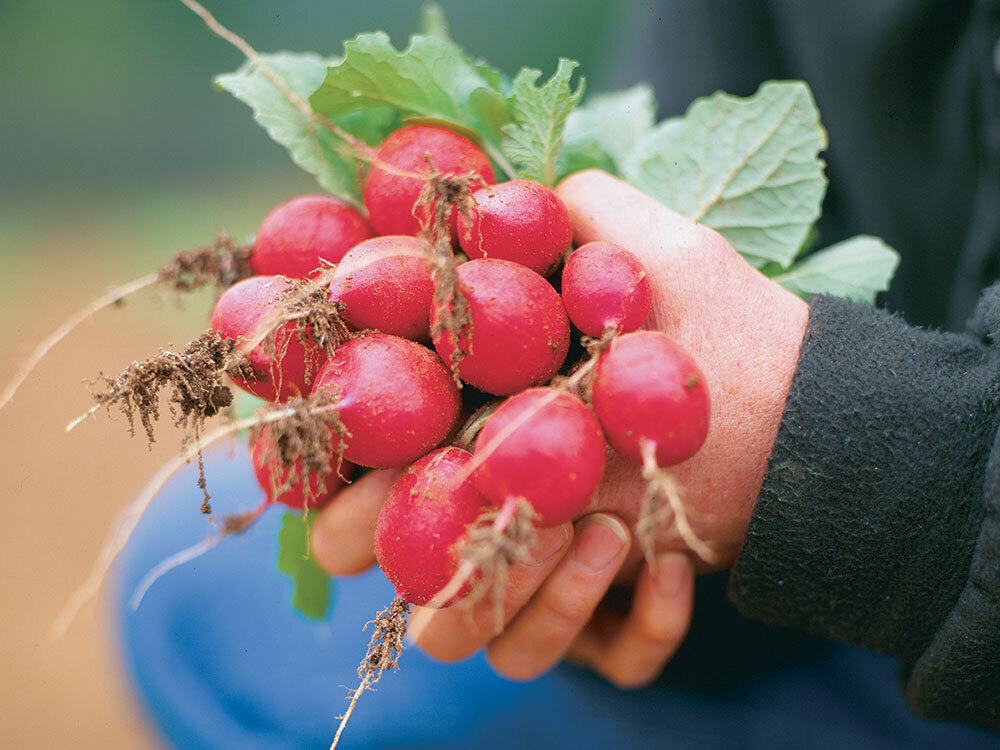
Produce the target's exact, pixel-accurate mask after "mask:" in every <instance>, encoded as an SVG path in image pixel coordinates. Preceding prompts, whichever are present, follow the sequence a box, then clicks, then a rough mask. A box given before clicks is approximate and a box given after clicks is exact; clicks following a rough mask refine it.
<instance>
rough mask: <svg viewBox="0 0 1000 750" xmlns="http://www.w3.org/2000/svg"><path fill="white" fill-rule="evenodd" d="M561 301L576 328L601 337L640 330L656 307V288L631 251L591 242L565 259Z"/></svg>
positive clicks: (588, 334) (605, 243)
mask: <svg viewBox="0 0 1000 750" xmlns="http://www.w3.org/2000/svg"><path fill="white" fill-rule="evenodd" d="M562 299H563V304H564V305H565V306H566V312H567V314H568V315H569V319H570V320H571V321H573V325H575V326H576V327H577V328H579V329H580V331H581V332H583V333H584V334H586V335H587V336H593V337H594V338H600V337H601V336H603V335H604V332H605V331H607V330H608V329H611V330H613V331H616V332H617V333H631V332H632V331H636V330H638V329H639V327H640V326H641V325H642V324H643V323H644V322H645V321H646V318H647V317H649V311H650V309H651V308H652V306H653V288H652V285H651V284H650V283H649V276H648V275H647V273H646V268H645V266H643V265H642V262H641V261H640V260H639V259H638V258H637V257H635V255H633V254H632V253H630V252H629V251H628V250H626V249H625V248H623V247H619V246H618V245H614V244H612V243H610V242H588V243H587V244H586V245H581V246H580V247H578V248H577V249H576V250H574V251H573V252H572V253H571V254H570V256H569V258H568V259H567V260H566V266H565V268H563V272H562Z"/></svg>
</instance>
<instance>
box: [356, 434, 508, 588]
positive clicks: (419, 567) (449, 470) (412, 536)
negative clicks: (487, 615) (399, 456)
mask: <svg viewBox="0 0 1000 750" xmlns="http://www.w3.org/2000/svg"><path fill="white" fill-rule="evenodd" d="M471 459H472V454H471V453H469V452H468V451H464V450H462V449H461V448H441V449H440V450H436V451H434V452H433V453H429V454H428V455H426V456H424V457H423V458H421V459H420V460H419V461H417V462H416V463H415V464H413V465H412V466H411V467H410V468H408V469H407V470H406V471H405V472H404V473H403V474H402V475H401V476H400V477H399V479H398V480H396V483H395V484H394V485H393V486H392V489H391V490H390V491H389V496H388V497H387V498H386V501H385V504H384V505H383V506H382V511H381V513H379V517H378V524H377V526H376V527H375V556H376V557H377V558H378V563H379V565H380V566H381V568H382V571H383V572H384V573H385V574H386V576H387V577H388V578H389V580H390V581H392V582H393V584H394V585H395V586H396V592H397V593H398V594H399V595H400V596H402V597H403V598H404V599H406V601H408V602H410V603H411V604H418V605H423V604H426V603H427V602H429V601H430V600H431V599H433V598H434V595H435V594H437V593H438V592H440V591H441V590H442V589H444V588H445V586H446V585H447V584H448V582H449V581H450V580H451V579H452V577H453V576H454V575H455V573H456V572H457V570H458V567H459V562H460V560H459V549H458V547H459V545H458V542H460V540H461V539H462V538H463V537H464V536H465V533H466V528H467V527H468V526H469V524H471V523H473V522H475V521H476V519H477V518H479V516H480V514H481V513H482V512H483V511H484V510H486V509H487V508H488V507H489V505H488V503H487V502H486V500H485V499H484V498H483V496H482V495H480V494H479V491H478V490H477V489H476V487H475V485H474V484H473V482H472V479H471V478H470V477H469V476H468V475H467V474H465V472H464V469H465V465H466V464H467V463H468V462H469V461H470V460H471ZM471 582H472V581H471V579H470V581H469V582H467V583H466V586H465V589H464V591H463V592H462V593H461V594H460V595H459V596H461V595H464V593H467V592H468V589H469V584H470V583H471ZM450 603H451V602H449V604H450Z"/></svg>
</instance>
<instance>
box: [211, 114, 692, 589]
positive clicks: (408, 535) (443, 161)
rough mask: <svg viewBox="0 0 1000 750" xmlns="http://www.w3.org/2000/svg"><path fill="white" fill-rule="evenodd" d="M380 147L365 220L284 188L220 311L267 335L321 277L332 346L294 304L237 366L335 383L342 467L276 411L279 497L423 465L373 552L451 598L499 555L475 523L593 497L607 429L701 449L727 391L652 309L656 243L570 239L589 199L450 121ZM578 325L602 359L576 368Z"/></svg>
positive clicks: (262, 448)
mask: <svg viewBox="0 0 1000 750" xmlns="http://www.w3.org/2000/svg"><path fill="white" fill-rule="evenodd" d="M369 157H370V158H369V162H370V166H369V171H368V174H367V178H366V181H365V186H364V205H365V208H366V209H367V212H368V219H367V220H366V219H365V218H364V217H363V216H362V215H361V214H360V213H359V212H358V211H357V210H355V209H354V208H353V207H352V206H350V205H349V204H347V203H344V202H342V201H340V200H338V199H336V198H332V197H320V196H306V197H301V198H296V199H294V200H291V201H289V202H288V203H285V204H283V205H281V206H279V207H277V208H276V209H274V211H273V212H272V213H271V214H270V215H269V216H268V217H267V218H266V219H265V221H264V222H263V224H262V226H261V228H260V231H259V233H258V235H257V238H256V243H255V246H254V249H253V252H252V254H251V258H250V262H251V266H252V268H253V270H254V272H255V273H258V274H261V275H259V276H254V277H252V278H249V279H246V280H243V281H241V282H239V283H237V284H236V285H234V286H232V287H230V288H229V289H228V290H227V291H226V292H225V293H224V294H223V295H222V296H221V298H220V299H219V301H218V304H217V305H216V307H215V310H214V312H213V314H212V327H213V328H214V329H215V330H217V331H218V332H219V333H221V334H223V335H224V336H227V337H231V338H234V339H236V340H237V342H240V341H247V340H252V341H253V342H256V339H254V338H253V337H254V335H255V331H256V330H257V329H258V326H259V325H260V321H262V320H265V319H267V318H268V316H272V317H273V316H274V315H275V313H274V308H275V307H276V306H278V305H281V304H283V302H282V301H283V300H286V299H287V297H288V288H289V287H290V286H292V285H293V284H295V283H297V282H294V281H292V279H296V278H307V279H313V282H312V283H313V284H316V283H317V282H316V279H319V282H318V283H319V288H321V289H322V293H323V294H324V295H326V299H327V301H328V302H329V303H330V304H331V306H332V309H334V310H335V311H336V312H337V313H338V314H339V316H340V317H341V318H342V320H343V322H344V323H345V324H346V326H345V331H347V333H346V335H344V337H343V340H342V341H338V342H337V343H336V345H335V347H328V346H327V347H324V346H323V345H322V343H321V342H317V341H316V340H314V339H313V338H312V337H310V336H308V335H302V329H301V328H299V329H298V331H296V330H294V329H293V324H292V323H290V322H287V323H282V328H279V330H278V331H277V334H276V335H275V336H274V338H273V339H272V341H271V344H270V346H265V345H264V344H263V343H257V344H256V346H255V347H254V348H253V349H251V350H250V351H248V352H246V354H247V355H248V357H249V359H250V361H251V363H252V364H253V366H254V370H255V376H254V378H247V379H240V378H236V379H235V380H236V382H237V384H238V385H240V386H242V387H243V388H245V389H246V390H248V391H250V392H251V393H253V394H255V395H257V396H260V397H263V398H266V399H269V400H271V401H278V402H282V401H285V400H286V399H289V398H291V397H293V396H307V395H311V396H316V395H317V394H319V395H322V396H323V397H324V398H325V399H326V403H328V404H329V405H330V408H332V409H334V410H335V412H336V414H337V419H338V421H339V424H340V426H341V427H342V429H340V430H339V431H338V432H337V434H333V432H332V431H331V436H330V439H331V441H337V446H336V450H335V451H332V452H331V455H335V458H334V460H335V462H336V465H332V466H331V467H330V468H329V471H328V472H324V473H325V474H327V476H326V478H325V479H324V481H323V482H320V481H318V480H317V478H316V477H315V476H308V477H307V478H306V480H305V481H301V478H300V481H298V482H296V483H290V482H288V481H287V478H288V476H289V472H291V471H292V469H293V467H292V466H290V464H291V463H292V462H294V461H296V460H297V458H298V457H297V456H295V455H294V452H291V453H289V451H287V450H284V449H283V448H282V446H281V445H280V443H281V442H282V439H283V437H281V436H279V437H278V438H277V439H275V438H274V437H273V436H271V435H270V434H269V431H268V429H267V428H265V429H264V431H263V432H261V433H260V434H259V435H258V436H256V438H255V444H254V446H253V459H254V466H255V469H256V472H257V475H258V478H259V480H260V482H261V484H262V486H264V488H265V489H266V490H268V492H269V495H270V499H271V500H272V501H279V502H282V503H285V504H286V505H289V506H291V507H296V508H302V509H305V508H306V507H310V508H311V507H316V506H319V505H321V504H323V503H325V502H327V501H329V500H330V499H332V498H333V497H334V495H335V494H336V492H337V490H338V489H339V488H340V487H341V486H342V483H343V482H342V480H344V478H346V477H347V476H348V475H349V474H348V472H349V471H350V468H349V466H350V465H351V464H354V465H357V466H362V467H370V468H392V467H404V466H408V467H409V468H408V469H406V471H405V472H404V473H403V474H402V475H401V476H400V478H399V480H398V481H397V482H396V484H395V486H394V487H393V488H392V490H391V492H390V493H389V497H388V499H387V500H386V502H385V504H384V506H383V509H382V512H381V515H380V517H379V521H378V526H377V530H376V538H375V548H376V553H377V557H378V560H379V563H380V565H381V566H382V569H383V570H384V572H385V573H386V575H387V576H388V577H389V578H390V579H391V580H392V582H393V583H394V584H395V586H396V588H397V591H398V593H399V595H400V596H402V597H403V598H404V599H405V600H406V601H407V602H410V603H414V604H428V603H430V604H432V605H435V606H439V605H444V604H450V603H452V602H454V601H456V600H457V598H460V597H456V596H455V595H456V594H459V593H462V592H463V591H468V590H469V588H470V586H471V584H472V583H473V582H474V579H475V577H476V576H478V575H479V573H480V572H481V570H479V569H471V568H470V569H467V570H466V572H465V574H464V575H463V574H462V573H461V569H462V567H463V565H465V566H466V568H469V566H470V565H473V564H472V563H470V562H469V559H470V558H469V555H468V546H469V544H470V534H471V532H472V530H475V529H477V528H478V529H480V530H482V529H483V528H487V529H488V530H490V531H491V532H492V533H493V534H494V535H499V536H500V537H503V535H504V534H505V533H506V532H507V529H508V527H509V526H511V524H512V522H513V521H514V520H515V519H516V518H518V517H519V516H520V521H519V523H520V524H521V526H522V527H523V525H524V523H525V522H527V523H528V525H529V526H531V525H535V526H538V527H547V526H553V525H557V524H561V523H563V522H566V521H568V520H571V519H573V518H574V517H576V516H578V515H580V514H581V513H582V512H583V511H584V509H585V508H586V506H587V504H588V502H589V500H590V498H591V496H592V495H593V493H594V491H595V489H596V488H597V486H598V484H599V482H600V480H601V475H602V472H603V469H604V462H605V452H606V442H607V443H610V445H611V446H612V447H613V448H614V449H615V450H617V451H619V452H620V453H621V454H622V455H624V456H625V457H627V458H629V459H631V460H632V461H635V462H637V463H640V464H641V463H643V462H644V460H645V461H646V462H647V464H648V463H649V461H650V460H655V463H656V465H658V466H660V467H663V466H669V465H672V464H676V463H678V462H680V461H683V460H685V459H687V458H688V457H690V456H691V455H693V454H694V453H695V452H696V451H697V450H698V449H699V447H700V446H701V444H702V443H703V442H704V440H705V437H706V435H707V432H708V424H709V397H708V391H707V388H706V384H705V381H704V378H703V376H702V374H701V372H700V371H699V369H698V367H697V365H696V364H695V363H694V361H693V360H692V359H691V357H690V356H689V355H688V354H687V353H686V352H685V351H683V350H682V349H681V348H680V347H679V346H677V345H676V344H674V343H673V342H672V341H671V340H670V339H669V338H667V337H666V336H665V335H663V334H661V333H658V332H651V331H642V332H640V331H638V330H637V329H638V328H639V327H640V326H641V325H642V324H643V323H644V321H645V319H646V317H647V316H648V314H649V311H650V307H651V304H652V289H651V286H650V282H649V279H648V277H647V274H646V271H645V269H644V268H643V266H642V264H641V263H640V262H639V261H638V259H637V258H636V257H635V256H634V255H632V254H631V253H630V252H628V251H627V250H626V249H624V248H621V247H618V246H615V245H612V244H609V243H602V242H593V243H589V244H587V245H584V246H582V247H580V248H577V249H576V250H575V251H572V252H570V251H571V250H572V229H571V226H570V217H569V214H568V212H567V210H566V207H565V206H564V205H563V204H562V203H561V202H560V200H559V198H558V197H557V196H556V195H555V193H554V192H553V191H552V190H550V189H549V188H547V187H545V186H543V185H541V184H538V183H535V182H530V181H527V180H511V181H509V182H503V183H498V184H493V183H494V179H495V178H494V171H493V169H492V166H491V164H490V160H489V159H488V158H487V157H486V155H485V154H484V153H483V152H482V151H481V150H480V149H479V148H478V147H477V146H476V144H475V143H473V142H472V141H471V140H469V139H468V138H466V137H464V136H463V135H460V134H458V133H456V132H454V131H451V130H447V129H444V128H441V127H435V126H429V125H414V126H409V127H404V128H402V129H400V130H397V131H395V132H394V133H392V134H390V135H389V136H388V137H387V138H386V139H385V141H384V142H383V143H382V144H381V146H379V147H378V148H377V149H375V150H374V151H373V152H372V153H371V154H370V155H369ZM463 188H464V189H463ZM435 221H436V222H437V226H436V227H435ZM374 235H378V236H374ZM441 245H444V246H445V247H446V249H447V251H448V252H447V254H448V256H449V257H448V262H447V263H446V264H445V265H444V266H442V264H441V262H440V258H439V257H438V258H435V246H437V247H440V246H441ZM453 246H457V247H459V248H461V251H463V252H464V256H463V254H462V253H459V252H454V253H453V254H452V253H451V250H452V247H453ZM465 257H467V258H468V260H465ZM564 260H565V264H564V265H563V261H564ZM560 266H562V273H561V275H560V274H559V273H558V271H559V269H560ZM557 288H559V289H560V290H561V291H557ZM571 324H572V326H574V327H575V328H576V329H577V330H578V331H579V332H580V333H582V334H583V337H584V338H583V342H584V345H585V346H586V347H587V348H588V349H589V354H590V358H589V359H587V360H586V361H584V362H583V363H581V364H580V365H579V366H578V367H577V368H576V369H575V371H573V372H572V374H570V375H569V376H568V377H563V376H560V375H559V373H560V370H561V369H562V368H563V366H564V364H565V360H566V358H567V354H568V352H569V351H570V345H571V341H572V339H573V335H574V331H573V328H572V327H571ZM258 338H259V337H258ZM428 344H431V345H432V346H433V348H431V346H429V345H428ZM463 385H464V386H471V388H464V389H463V388H462V387H463ZM463 393H465V394H467V396H466V397H465V398H463ZM482 394H489V395H492V396H501V397H509V398H507V399H506V400H505V401H503V402H502V403H500V404H499V405H497V404H496V403H493V404H489V405H487V406H486V407H485V408H484V409H481V410H480V412H479V413H477V417H478V418H477V419H475V420H473V421H472V426H471V427H470V428H467V429H465V430H463V431H462V434H461V439H460V440H459V439H458V438H457V437H456V435H457V434H458V430H457V427H458V420H459V417H460V414H462V412H463V403H464V405H465V411H469V410H470V409H471V407H472V406H476V405H479V404H481V403H482V402H483V401H484V400H485V398H486V397H484V396H483V395H482ZM581 394H585V395H586V397H587V400H588V401H589V404H588V403H586V402H585V401H584V400H583V399H582V398H581ZM470 405H471V406H470ZM483 414H485V415H486V416H485V419H483V418H482V415H483ZM477 431H478V434H476V432H477ZM449 438H451V440H449ZM459 442H461V443H462V444H463V445H464V447H459V445H456V444H455V443H459ZM445 443H450V444H448V445H445V446H444V447H442V445H443V444H445ZM473 445H474V447H471V446H473ZM469 447H471V451H470V450H468V448H469ZM321 485H325V486H321ZM501 546H502V545H501ZM496 549H497V550H498V553H499V549H500V547H497V548H496ZM473 567H475V566H474V565H473Z"/></svg>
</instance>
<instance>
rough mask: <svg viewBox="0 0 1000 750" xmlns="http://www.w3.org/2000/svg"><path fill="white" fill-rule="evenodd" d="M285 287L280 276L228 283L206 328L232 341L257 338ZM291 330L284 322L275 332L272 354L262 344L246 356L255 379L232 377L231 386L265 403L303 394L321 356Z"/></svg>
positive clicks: (277, 305) (286, 286)
mask: <svg viewBox="0 0 1000 750" xmlns="http://www.w3.org/2000/svg"><path fill="white" fill-rule="evenodd" d="M289 286H290V283H289V281H288V280H287V279H284V278H282V277H281V276H252V277H250V278H249V279H244V280H243V281H241V282H239V283H238V284H234V285H233V286H231V287H229V289H227V290H226V291H225V292H223V294H222V296H221V297H219V301H218V302H216V303H215V309H213V310H212V321H211V326H212V328H213V329H214V330H216V331H218V332H219V333H221V334H222V335H223V336H228V337H229V338H233V339H236V340H237V342H242V341H250V340H254V339H257V338H259V337H260V335H261V334H262V333H263V332H264V331H266V329H267V328H269V327H270V324H269V323H268V319H269V317H270V316H273V315H275V313H276V311H277V310H278V308H279V307H280V305H281V303H282V302H283V301H284V299H285V293H286V292H287V290H288V288H289ZM294 326H295V324H294V323H290V322H289V323H284V324H283V325H281V326H280V327H279V328H277V330H276V332H275V336H274V353H273V354H272V353H271V352H269V351H268V346H267V345H266V344H265V343H260V344H258V345H257V346H255V347H254V348H253V349H252V350H251V351H250V352H249V353H248V354H247V358H248V359H249V360H250V363H251V364H252V365H253V368H254V372H255V373H256V374H257V375H258V376H259V378H260V379H259V380H246V379H243V378H233V382H234V383H236V385H238V386H240V387H241V388H243V389H244V390H246V391H249V392H250V393H252V394H253V395H255V396H258V397H259V398H263V399H267V400H268V401H286V400H288V399H289V398H291V397H293V396H307V395H308V394H309V391H310V388H311V383H312V382H313V379H314V376H315V375H316V373H317V372H318V370H319V368H320V367H321V366H322V365H323V363H324V362H325V361H326V353H325V352H323V350H322V349H321V348H320V347H319V346H317V345H316V344H314V343H313V342H312V341H307V342H306V343H302V342H301V341H299V338H298V334H297V333H296V332H295V328H294Z"/></svg>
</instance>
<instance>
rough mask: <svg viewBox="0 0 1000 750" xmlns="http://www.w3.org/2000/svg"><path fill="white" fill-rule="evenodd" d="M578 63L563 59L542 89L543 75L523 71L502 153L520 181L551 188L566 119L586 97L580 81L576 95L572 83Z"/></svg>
mask: <svg viewBox="0 0 1000 750" xmlns="http://www.w3.org/2000/svg"><path fill="white" fill-rule="evenodd" d="M577 65H578V63H576V62H574V61H573V60H567V59H565V58H562V59H560V60H559V65H558V67H557V68H556V72H555V73H553V74H552V77H551V78H549V80H548V81H547V82H546V83H545V84H544V85H542V86H536V85H535V84H536V82H537V81H538V79H539V77H540V76H541V75H542V71H540V70H536V69H535V68H522V69H521V72H520V73H518V74H517V77H516V78H515V79H514V83H513V87H512V88H513V90H512V92H511V95H510V97H509V99H508V103H509V105H510V115H511V119H512V120H513V122H512V123H511V124H510V125H507V126H506V127H505V128H504V129H503V133H504V136H505V138H504V142H503V151H504V154H506V156H507V158H509V159H510V161H511V162H512V164H513V166H514V168H515V170H516V171H515V174H516V176H517V177H520V178H522V179H526V180H535V181H536V182H540V183H542V184H543V185H547V186H549V187H552V186H553V185H554V184H555V182H556V177H557V174H556V160H557V159H558V157H559V153H560V151H561V150H562V146H563V130H564V129H565V127H566V119H567V118H568V117H569V115H570V112H572V111H573V108H574V107H576V105H577V103H578V102H579V101H580V97H581V96H583V87H584V83H585V82H584V79H583V78H582V77H581V78H580V79H579V80H578V82H577V85H576V90H575V91H574V90H573V89H572V88H571V86H570V82H571V79H572V78H573V71H574V70H575V69H576V67H577Z"/></svg>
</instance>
